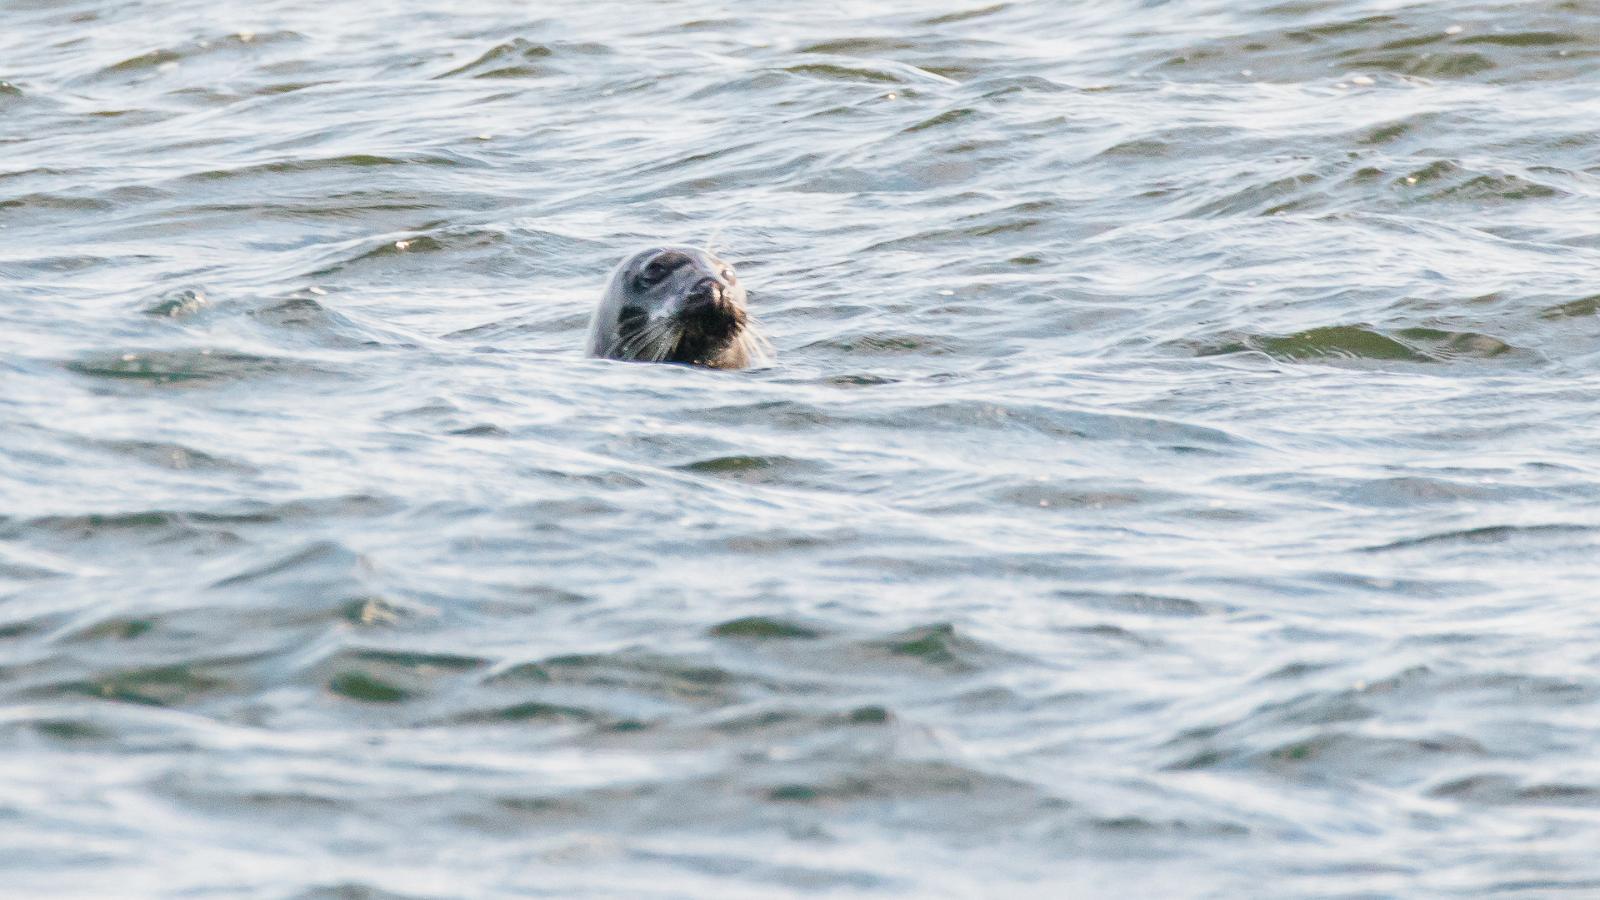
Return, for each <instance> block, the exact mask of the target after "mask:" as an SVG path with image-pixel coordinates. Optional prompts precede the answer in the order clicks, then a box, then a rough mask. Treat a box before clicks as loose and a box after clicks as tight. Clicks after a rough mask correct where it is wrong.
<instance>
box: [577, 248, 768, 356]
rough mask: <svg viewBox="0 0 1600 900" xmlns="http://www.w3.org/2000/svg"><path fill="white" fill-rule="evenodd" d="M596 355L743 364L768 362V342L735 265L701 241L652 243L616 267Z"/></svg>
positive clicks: (596, 331)
mask: <svg viewBox="0 0 1600 900" xmlns="http://www.w3.org/2000/svg"><path fill="white" fill-rule="evenodd" d="M589 355H590V356H598V357H603V358H606V359H627V360H640V361H644V362H675V363H687V364H689V365H696V366H707V367H709V368H713V369H742V368H744V367H746V366H749V365H751V364H753V363H762V362H765V361H766V360H767V358H768V344H767V341H766V339H765V338H764V337H762V336H761V332H760V330H759V328H758V327H757V326H756V323H755V321H754V320H753V319H751V317H750V314H749V313H748V312H747V311H746V310H745V292H744V285H742V284H740V283H739V277H738V275H737V274H735V272H734V271H733V267H732V266H730V265H728V264H727V263H725V262H723V261H722V260H720V259H718V258H717V257H715V256H713V255H712V254H711V253H709V252H707V251H705V250H701V249H698V248H695V247H653V248H651V249H649V250H642V251H640V252H638V253H635V254H634V255H632V256H630V257H628V258H627V259H625V260H623V261H622V263H621V264H619V265H618V266H617V268H616V269H615V270H614V271H613V272H612V273H611V282H610V283H609V284H608V285H607V286H606V293H605V296H604V297H603V298H602V299H601V300H600V306H599V307H598V308H597V309H596V310H595V313H594V318H593V320H592V321H591V322H590V325H589Z"/></svg>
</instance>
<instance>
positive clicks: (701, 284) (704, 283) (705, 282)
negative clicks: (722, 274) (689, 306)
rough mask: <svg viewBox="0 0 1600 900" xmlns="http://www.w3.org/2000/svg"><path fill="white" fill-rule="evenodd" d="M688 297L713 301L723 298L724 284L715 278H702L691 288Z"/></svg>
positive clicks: (702, 300)
mask: <svg viewBox="0 0 1600 900" xmlns="http://www.w3.org/2000/svg"><path fill="white" fill-rule="evenodd" d="M688 299H690V300H698V301H701V302H712V303H714V302H716V301H718V300H721V299H722V284H721V283H720V282H718V281H717V280H716V279H715V278H702V279H700V280H699V281H697V282H695V285H694V287H692V288H690V289H689V296H688Z"/></svg>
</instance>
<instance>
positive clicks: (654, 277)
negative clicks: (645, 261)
mask: <svg viewBox="0 0 1600 900" xmlns="http://www.w3.org/2000/svg"><path fill="white" fill-rule="evenodd" d="M665 277H667V267H666V266H664V265H662V264H661V263H660V262H659V261H654V260H653V261H651V263H650V265H648V266H645V267H644V271H643V272H640V273H639V283H640V284H642V285H646V286H649V285H652V284H655V283H656V282H658V281H660V280H661V279H663V278H665Z"/></svg>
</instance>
